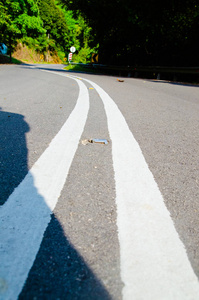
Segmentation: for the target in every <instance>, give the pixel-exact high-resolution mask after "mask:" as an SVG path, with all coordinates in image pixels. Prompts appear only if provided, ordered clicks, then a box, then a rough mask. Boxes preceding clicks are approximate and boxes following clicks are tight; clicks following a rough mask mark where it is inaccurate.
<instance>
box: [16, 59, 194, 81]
mask: <svg viewBox="0 0 199 300" xmlns="http://www.w3.org/2000/svg"><path fill="white" fill-rule="evenodd" d="M53 66H54V67H55V68H52V67H51V65H49V67H48V66H46V65H43V66H42V65H30V64H24V65H21V67H25V68H28V67H30V68H31V69H32V68H34V69H37V70H45V71H54V72H65V73H69V74H92V75H98V76H113V77H120V78H134V79H138V80H139V79H140V80H148V81H151V82H155V83H167V84H173V85H179V86H190V87H191V86H194V87H199V83H194V80H193V83H192V82H180V81H170V80H158V79H151V78H147V77H146V78H145V77H129V76H123V75H122V76H121V75H119V74H109V73H106V72H104V73H103V72H96V70H95V72H93V73H92V72H87V71H86V70H85V72H84V71H78V70H64V69H63V68H64V67H66V65H59V66H60V68H56V65H53Z"/></svg>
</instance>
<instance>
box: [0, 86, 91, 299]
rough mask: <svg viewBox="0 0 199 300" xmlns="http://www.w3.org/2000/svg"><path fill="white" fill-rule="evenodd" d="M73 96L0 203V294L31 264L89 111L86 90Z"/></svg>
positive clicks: (16, 289) (14, 291) (13, 289)
mask: <svg viewBox="0 0 199 300" xmlns="http://www.w3.org/2000/svg"><path fill="white" fill-rule="evenodd" d="M76 81H77V82H78V85H79V97H78V100H77V103H76V106H75V108H74V110H73V111H72V113H71V114H70V116H69V118H68V119H67V121H66V122H65V124H64V125H63V127H62V128H61V130H60V131H59V132H58V134H57V135H56V136H55V138H54V139H53V140H52V142H51V143H50V145H49V147H48V148H47V149H46V150H45V152H44V153H43V154H42V155H41V157H40V158H39V159H38V161H37V162H36V163H35V164H34V166H33V167H32V168H31V170H30V171H29V173H28V174H27V176H26V177H25V178H24V180H23V181H22V182H21V184H20V185H19V186H18V187H17V188H16V189H15V190H14V192H13V193H12V194H11V195H10V197H9V198H8V200H7V202H6V203H5V204H4V206H2V207H1V208H0V228H1V231H0V299H4V300H5V299H6V300H14V299H17V297H18V295H19V293H20V291H21V289H22V288H23V285H24V283H25V280H26V279H27V276H28V273H29V270H30V268H31V267H32V265H33V262H34V260H35V257H36V255H37V252H38V250H39V247H40V244H41V242H42V238H43V234H44V231H45V229H46V227H47V225H48V223H49V222H50V216H51V214H52V211H53V209H54V207H55V206H56V203H57V201H58V198H59V196H60V194H61V190H62V188H63V185H64V183H65V181H66V178H67V175H68V172H69V168H70V166H71V163H72V161H73V158H74V155H75V152H76V150H77V148H78V143H79V140H80V137H81V135H82V132H83V130H84V126H85V123H86V120H87V115H88V111H89V95H88V90H87V88H86V87H85V85H84V84H83V83H82V82H81V81H79V80H76Z"/></svg>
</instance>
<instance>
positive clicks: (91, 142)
mask: <svg viewBox="0 0 199 300" xmlns="http://www.w3.org/2000/svg"><path fill="white" fill-rule="evenodd" d="M108 143H109V141H108V140H106V139H91V140H82V145H84V146H85V145H88V144H103V145H108Z"/></svg>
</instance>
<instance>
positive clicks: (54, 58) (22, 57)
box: [0, 43, 61, 64]
mask: <svg viewBox="0 0 199 300" xmlns="http://www.w3.org/2000/svg"><path fill="white" fill-rule="evenodd" d="M12 57H13V58H15V59H17V60H19V61H22V62H25V63H40V62H41V63H42V62H49V63H53V64H59V63H61V60H60V58H59V57H58V55H56V53H54V54H52V53H48V54H45V55H44V54H42V53H38V52H36V51H35V50H34V49H30V48H28V47H27V46H26V45H23V44H22V43H18V45H17V47H16V48H15V50H14V52H13V53H12ZM0 63H3V64H6V63H10V58H9V57H8V56H4V55H0Z"/></svg>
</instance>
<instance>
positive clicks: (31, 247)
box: [0, 72, 199, 300]
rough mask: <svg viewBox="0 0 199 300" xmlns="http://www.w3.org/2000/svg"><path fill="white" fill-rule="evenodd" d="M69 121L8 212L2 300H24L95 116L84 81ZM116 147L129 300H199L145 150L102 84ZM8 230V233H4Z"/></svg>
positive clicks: (0, 265) (0, 271)
mask: <svg viewBox="0 0 199 300" xmlns="http://www.w3.org/2000/svg"><path fill="white" fill-rule="evenodd" d="M51 73H56V74H57V75H62V76H67V77H70V78H72V79H74V80H76V81H77V83H78V84H79V89H80V92H79V98H78V100H77V104H76V106H75V108H74V110H73V112H72V113H71V115H70V116H69V118H68V120H67V121H66V123H65V124H64V126H63V127H62V128H61V130H60V131H59V133H58V134H57V135H56V137H55V138H54V139H53V140H52V142H51V144H50V145H49V147H48V148H47V149H46V151H45V152H44V153H43V154H42V156H41V157H40V158H39V160H38V161H37V162H36V163H35V165H34V166H33V167H32V169H31V170H30V171H29V173H28V175H27V176H26V177H25V179H24V180H23V182H22V183H21V184H20V185H19V186H18V188H17V189H15V191H14V192H13V194H12V195H11V196H10V197H9V199H8V200H7V202H6V203H5V205H4V206H3V207H2V208H1V211H0V216H1V236H0V243H1V244H2V245H1V247H0V251H1V252H0V255H1V260H2V261H1V262H0V277H1V279H0V286H1V290H0V298H2V299H12V300H13V299H16V298H17V296H18V294H19V293H20V291H21V289H22V288H23V285H24V283H25V280H26V278H27V276H28V272H29V270H30V268H31V266H32V264H33V263H34V260H35V257H36V254H37V252H38V250H39V247H40V244H41V241H42V238H43V233H44V231H45V229H46V227H47V225H48V223H49V221H50V215H51V213H52V210H53V209H54V207H55V205H56V203H57V200H58V198H59V195H60V193H61V190H62V188H63V185H64V183H65V180H66V178H67V175H68V171H69V168H70V165H71V163H72V161H73V158H74V155H75V152H76V150H77V147H78V143H79V140H80V137H81V134H82V132H83V129H84V126H85V123H86V119H87V115H88V111H89V95H88V89H87V88H86V86H85V84H84V83H83V82H82V80H79V79H77V77H75V76H68V75H65V74H60V73H57V72H51ZM83 80H85V81H87V82H89V84H91V85H92V86H93V87H94V88H95V89H96V91H97V92H98V94H99V95H100V97H101V99H102V101H103V103H104V107H105V111H106V114H107V120H108V129H109V134H110V138H111V140H112V155H113V167H114V171H115V184H116V203H117V215H118V219H117V225H118V235H119V242H120V253H121V278H122V281H123V282H124V289H123V299H124V300H132V299H135V300H138V299H144V300H145V299H146V300H150V299H151V300H160V299H161V300H162V299H165V300H178V299H179V300H184V299H190V300H191V299H193V300H195V299H199V283H198V279H197V277H196V275H195V274H194V272H193V270H192V267H191V265H190V263H189V260H188V258H187V254H186V250H185V248H184V245H183V244H182V242H181V241H180V239H179V237H178V234H177V232H176V230H175V228H174V225H173V222H172V220H171V217H170V215H169V212H168V210H167V208H166V206H165V204H164V201H163V198H162V195H161V193H160V191H159V189H158V186H157V184H156V183H155V180H154V178H153V175H152V173H151V172H150V170H149V168H148V166H147V164H146V162H145V159H144V157H143V155H142V152H141V149H140V147H139V145H138V144H137V142H136V141H135V139H134V137H133V135H132V133H131V131H130V130H129V128H128V125H127V123H126V121H125V119H124V117H123V115H122V114H121V112H120V111H119V109H118V107H117V106H116V104H115V103H114V101H113V100H112V99H111V98H110V97H109V95H108V94H107V93H106V92H105V91H104V90H103V89H102V88H101V87H99V86H98V85H97V84H96V83H94V82H92V81H90V80H86V79H83ZM2 226H3V228H2Z"/></svg>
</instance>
